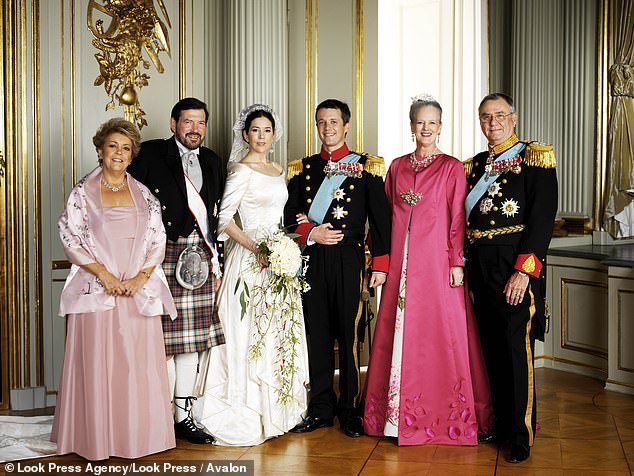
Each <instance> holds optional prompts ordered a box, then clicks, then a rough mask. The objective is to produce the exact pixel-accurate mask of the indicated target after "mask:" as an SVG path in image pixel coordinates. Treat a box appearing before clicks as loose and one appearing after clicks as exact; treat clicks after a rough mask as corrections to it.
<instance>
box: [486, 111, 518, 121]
mask: <svg viewBox="0 0 634 476" xmlns="http://www.w3.org/2000/svg"><path fill="white" fill-rule="evenodd" d="M511 114H513V112H507V113H506V114H504V113H503V112H498V113H495V114H480V122H485V123H486V122H491V119H495V121H496V122H502V121H503V120H504V119H506V118H507V117H508V116H510V115H511Z"/></svg>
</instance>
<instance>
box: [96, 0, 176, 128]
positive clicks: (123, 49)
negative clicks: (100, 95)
mask: <svg viewBox="0 0 634 476" xmlns="http://www.w3.org/2000/svg"><path fill="white" fill-rule="evenodd" d="M156 2H157V4H158V6H159V9H160V10H161V14H162V15H163V18H164V19H165V21H163V20H162V19H161V17H159V15H158V14H157V12H156V9H155V8H154V0H90V2H89V4H88V29H89V30H90V32H91V33H92V34H93V36H94V38H93V40H92V44H93V46H94V47H95V48H97V49H98V50H101V52H100V53H97V54H95V58H96V59H97V63H99V76H97V78H96V79H95V83H94V84H95V86H101V85H102V84H103V85H104V89H105V90H106V93H107V94H108V96H110V102H108V104H106V111H108V110H110V109H114V108H115V99H117V100H118V101H119V105H122V106H123V108H124V116H125V118H126V119H127V120H128V121H130V122H132V123H135V124H136V125H137V126H138V127H139V128H142V127H143V126H144V125H147V121H146V120H145V118H144V117H143V116H144V115H145V112H144V111H143V109H141V105H140V103H139V98H138V95H137V90H138V89H141V88H142V87H143V86H147V85H148V80H149V79H150V76H149V75H148V74H147V73H145V72H142V71H143V70H147V69H149V68H150V61H151V62H152V64H153V65H154V67H155V68H156V70H157V71H158V72H159V73H163V72H164V71H165V68H164V67H163V64H162V63H161V60H160V59H159V53H161V52H162V51H165V52H166V53H167V54H168V56H169V55H170V44H169V36H168V28H171V27H172V25H171V23H170V19H169V15H168V14H167V9H166V8H165V4H164V2H163V0H156ZM99 12H101V14H100V13H99ZM99 17H105V19H106V21H107V20H108V19H109V20H110V24H109V26H108V27H107V28H105V26H104V18H99ZM166 23H167V26H166ZM144 52H145V55H144ZM146 56H147V58H149V61H148V59H146Z"/></svg>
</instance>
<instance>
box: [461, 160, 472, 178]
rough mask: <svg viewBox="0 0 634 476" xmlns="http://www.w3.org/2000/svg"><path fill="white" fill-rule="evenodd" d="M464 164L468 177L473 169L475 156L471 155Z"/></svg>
mask: <svg viewBox="0 0 634 476" xmlns="http://www.w3.org/2000/svg"><path fill="white" fill-rule="evenodd" d="M462 166H463V167H464V174H465V175H466V176H467V177H468V176H469V174H470V173H471V171H472V170H473V157H469V158H468V159H467V160H465V161H463V162H462Z"/></svg>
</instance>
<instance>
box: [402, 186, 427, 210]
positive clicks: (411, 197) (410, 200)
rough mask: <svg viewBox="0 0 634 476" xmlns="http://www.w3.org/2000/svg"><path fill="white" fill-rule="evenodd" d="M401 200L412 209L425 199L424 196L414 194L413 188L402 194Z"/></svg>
mask: <svg viewBox="0 0 634 476" xmlns="http://www.w3.org/2000/svg"><path fill="white" fill-rule="evenodd" d="M401 199H403V201H404V202H405V203H407V204H408V205H411V206H412V207H413V206H415V205H416V204H417V203H418V202H420V201H421V200H422V199H423V194H422V193H418V192H414V190H412V189H411V188H410V189H409V191H407V192H401Z"/></svg>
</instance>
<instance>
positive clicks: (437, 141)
mask: <svg viewBox="0 0 634 476" xmlns="http://www.w3.org/2000/svg"><path fill="white" fill-rule="evenodd" d="M439 142H440V134H438V135H437V136H436V144H438V143H439Z"/></svg>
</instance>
